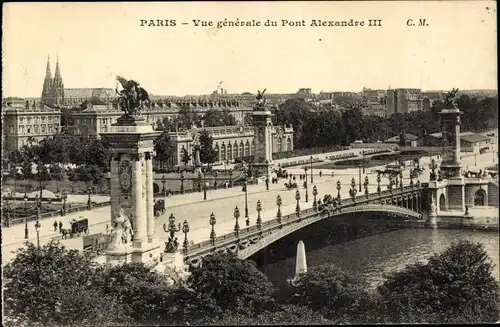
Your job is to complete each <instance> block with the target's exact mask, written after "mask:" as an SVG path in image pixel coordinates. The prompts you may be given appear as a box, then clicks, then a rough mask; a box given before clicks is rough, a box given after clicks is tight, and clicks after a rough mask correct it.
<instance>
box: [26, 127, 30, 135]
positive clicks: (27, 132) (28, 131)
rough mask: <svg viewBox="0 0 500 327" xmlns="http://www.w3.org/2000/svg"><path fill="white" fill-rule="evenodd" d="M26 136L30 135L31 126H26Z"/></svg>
mask: <svg viewBox="0 0 500 327" xmlns="http://www.w3.org/2000/svg"><path fill="white" fill-rule="evenodd" d="M26 134H31V125H28V126H26Z"/></svg>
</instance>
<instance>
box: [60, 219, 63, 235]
mask: <svg viewBox="0 0 500 327" xmlns="http://www.w3.org/2000/svg"><path fill="white" fill-rule="evenodd" d="M62 226H63V224H62V221H59V233H61V231H62Z"/></svg>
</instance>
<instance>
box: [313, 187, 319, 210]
mask: <svg viewBox="0 0 500 327" xmlns="http://www.w3.org/2000/svg"><path fill="white" fill-rule="evenodd" d="M316 195H318V188H317V187H316V185H314V186H313V196H314V201H313V208H314V210H316V209H318V202H317V201H316Z"/></svg>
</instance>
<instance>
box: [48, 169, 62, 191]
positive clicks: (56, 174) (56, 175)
mask: <svg viewBox="0 0 500 327" xmlns="http://www.w3.org/2000/svg"><path fill="white" fill-rule="evenodd" d="M50 175H51V176H52V178H53V179H55V181H56V188H57V189H56V192H57V193H59V182H60V181H62V180H64V169H63V168H62V167H61V166H60V165H59V164H57V163H54V164H52V165H51V166H50Z"/></svg>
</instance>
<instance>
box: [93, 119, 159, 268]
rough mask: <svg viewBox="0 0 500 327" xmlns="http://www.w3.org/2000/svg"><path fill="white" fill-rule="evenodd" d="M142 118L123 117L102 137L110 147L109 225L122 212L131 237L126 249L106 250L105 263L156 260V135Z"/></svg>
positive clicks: (157, 253) (157, 256)
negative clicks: (154, 182)
mask: <svg viewBox="0 0 500 327" xmlns="http://www.w3.org/2000/svg"><path fill="white" fill-rule="evenodd" d="M159 134H160V133H159V132H155V131H154V130H153V128H152V126H151V125H150V124H148V123H146V121H145V119H144V118H142V117H140V116H138V117H130V116H125V115H124V116H122V117H120V118H118V120H117V122H116V123H115V124H113V125H112V127H111V131H110V132H107V133H101V136H102V137H103V138H104V139H105V140H107V141H108V142H109V144H110V145H111V147H110V149H111V153H112V155H113V157H112V159H111V176H110V177H111V178H110V180H111V187H110V189H111V218H112V221H111V226H113V219H114V218H115V217H117V216H119V215H120V210H121V209H123V211H124V212H125V214H126V216H128V217H129V218H130V221H131V224H132V229H133V236H132V241H131V242H129V243H128V244H126V246H120V247H117V248H115V249H114V250H109V251H108V252H107V254H106V261H107V262H109V263H112V264H116V263H121V262H128V261H133V262H145V263H149V262H151V261H153V260H157V259H158V258H159V255H160V252H161V247H160V243H159V241H158V239H157V237H156V235H155V218H154V193H153V161H152V160H153V157H154V151H153V141H154V139H155V138H156V137H157V136H158V135H159Z"/></svg>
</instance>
